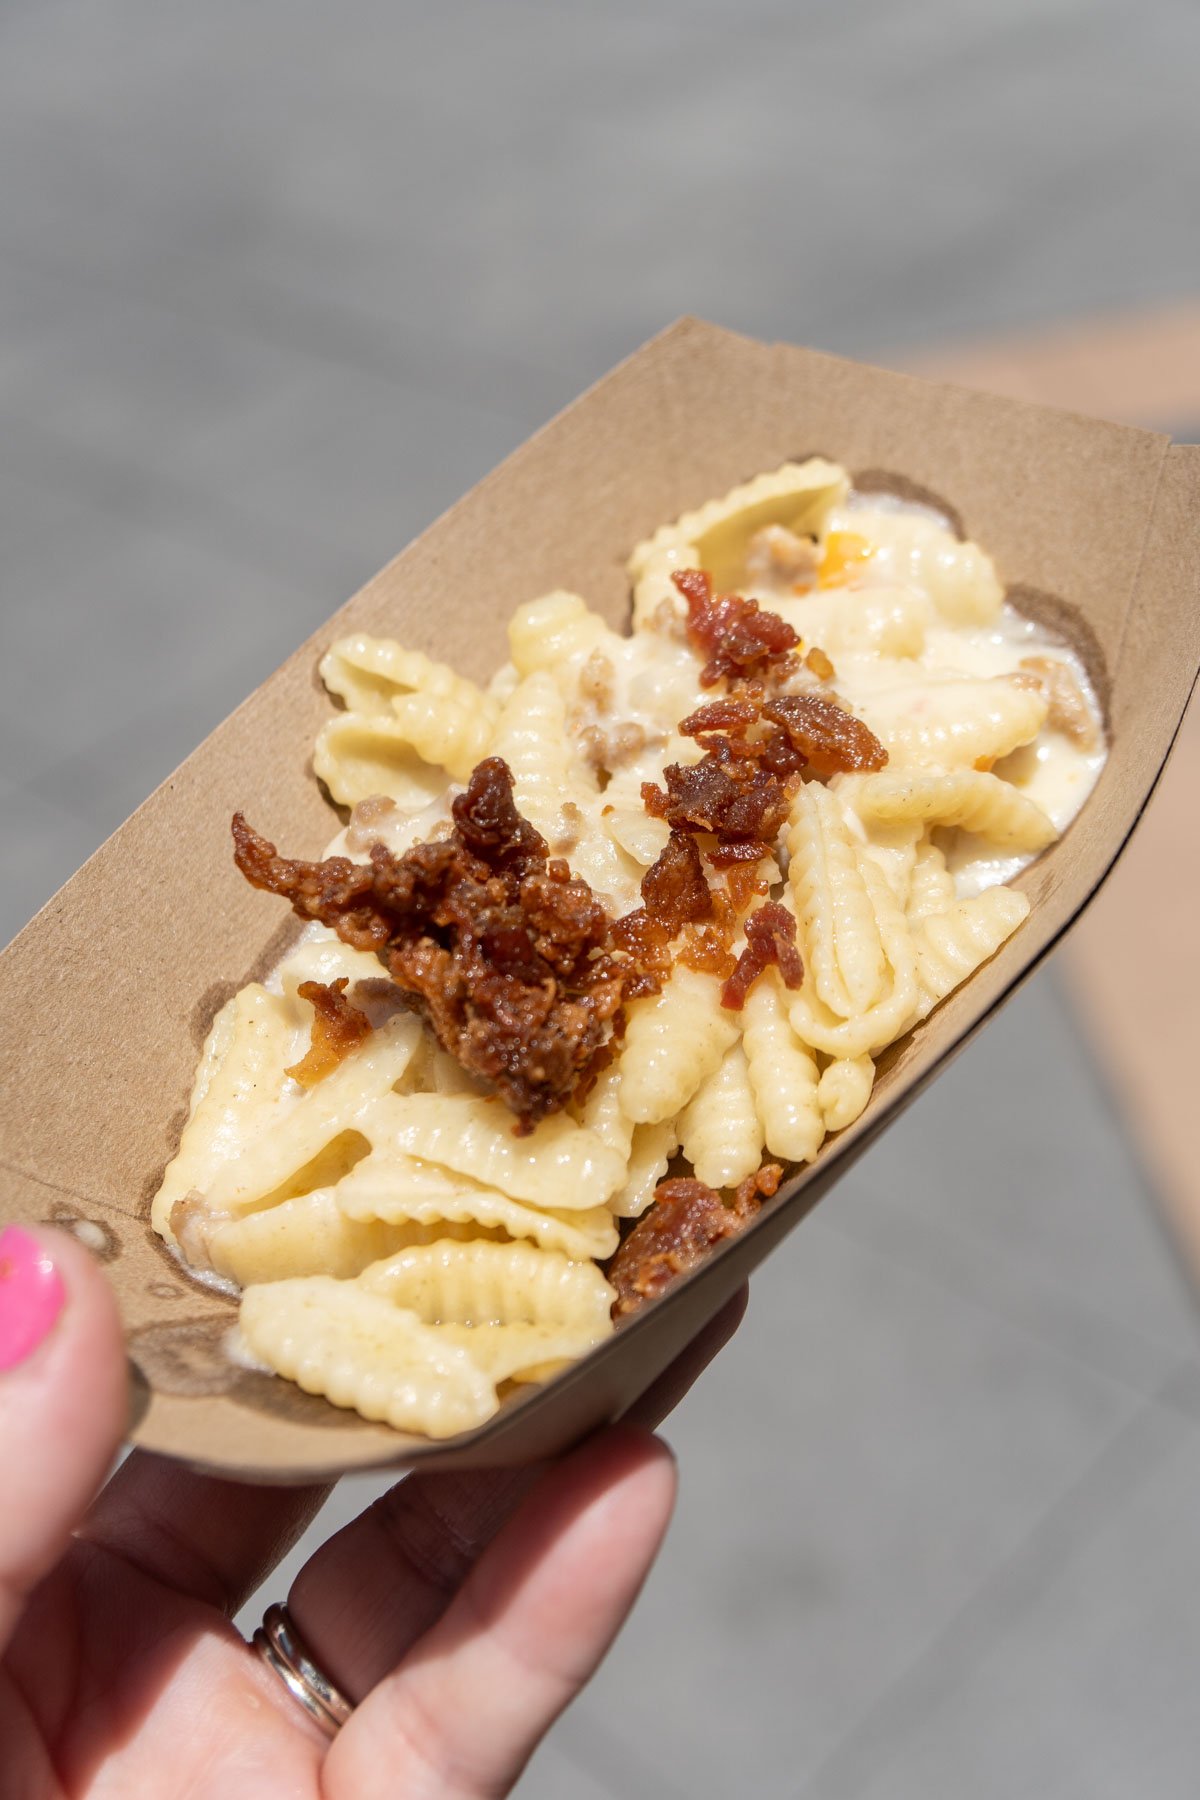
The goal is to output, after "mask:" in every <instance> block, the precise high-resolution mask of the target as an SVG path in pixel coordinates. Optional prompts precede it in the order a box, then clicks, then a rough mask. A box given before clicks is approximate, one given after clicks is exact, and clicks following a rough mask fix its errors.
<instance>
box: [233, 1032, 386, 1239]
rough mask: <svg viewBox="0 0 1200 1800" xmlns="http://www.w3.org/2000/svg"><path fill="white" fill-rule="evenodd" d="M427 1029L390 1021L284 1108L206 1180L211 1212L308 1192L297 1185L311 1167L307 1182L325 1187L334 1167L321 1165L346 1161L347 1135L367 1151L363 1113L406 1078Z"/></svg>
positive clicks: (235, 1209) (235, 1210) (240, 1209)
mask: <svg viewBox="0 0 1200 1800" xmlns="http://www.w3.org/2000/svg"><path fill="white" fill-rule="evenodd" d="M420 1034H421V1026H420V1022H419V1020H417V1019H415V1018H413V1017H412V1016H411V1015H407V1014H401V1015H400V1016H398V1017H396V1018H393V1019H389V1020H388V1022H387V1024H386V1025H382V1026H380V1028H379V1029H378V1031H373V1032H372V1033H371V1034H370V1036H369V1037H367V1038H365V1039H364V1040H363V1042H362V1043H361V1044H360V1045H359V1047H358V1048H357V1049H356V1050H353V1051H352V1052H351V1053H350V1055H349V1056H347V1057H346V1058H345V1060H344V1061H343V1062H341V1063H339V1065H338V1067H337V1068H336V1069H335V1070H334V1071H333V1073H332V1074H331V1075H327V1076H326V1077H325V1079H324V1081H321V1082H319V1083H318V1084H317V1086H316V1087H314V1088H310V1089H309V1090H308V1091H307V1092H306V1093H304V1094H302V1095H301V1097H300V1098H299V1099H298V1100H297V1101H296V1102H295V1104H294V1105H293V1106H290V1107H287V1108H280V1109H277V1112H276V1114H275V1116H273V1117H272V1118H271V1120H270V1122H269V1123H268V1124H267V1125H266V1126H265V1128H264V1129H263V1130H261V1131H260V1132H259V1133H258V1134H257V1135H256V1136H255V1137H254V1139H253V1141H252V1142H250V1143H248V1144H246V1145H245V1146H244V1147H243V1148H242V1150H241V1152H240V1154H239V1155H238V1157H237V1159H236V1161H233V1162H228V1163H226V1164H224V1165H223V1166H222V1167H221V1168H220V1169H219V1170H218V1171H217V1172H216V1174H215V1175H214V1177H213V1178H212V1179H211V1180H210V1181H209V1182H208V1183H207V1186H206V1190H205V1193H206V1199H207V1201H208V1204H209V1206H210V1207H211V1209H212V1210H213V1211H214V1212H228V1213H243V1212H248V1211H249V1210H250V1209H251V1208H252V1207H256V1206H260V1205H262V1204H264V1203H265V1202H266V1201H268V1200H273V1201H279V1200H287V1199H291V1198H292V1195H293V1193H294V1192H295V1191H303V1190H297V1188H296V1186H295V1184H296V1183H297V1181H298V1180H301V1179H302V1178H303V1177H304V1175H305V1173H306V1172H308V1173H310V1174H311V1175H312V1176H313V1177H314V1178H313V1179H311V1180H309V1181H308V1182H307V1184H306V1185H307V1186H308V1187H310V1188H311V1187H318V1186H322V1185H325V1181H323V1180H322V1179H321V1177H325V1179H326V1180H327V1179H329V1178H330V1176H331V1174H332V1171H331V1170H330V1168H329V1167H328V1165H326V1166H325V1167H324V1168H320V1167H319V1159H320V1158H321V1157H322V1156H323V1155H324V1156H329V1155H330V1153H332V1154H333V1157H334V1160H335V1164H341V1163H342V1158H341V1156H340V1154H339V1153H340V1146H341V1144H342V1141H343V1140H344V1139H346V1138H351V1139H353V1140H356V1141H357V1142H358V1143H359V1144H360V1145H361V1147H362V1149H364V1150H365V1148H366V1140H365V1139H364V1138H363V1134H362V1132H361V1130H360V1126H361V1125H362V1123H363V1122H364V1119H363V1115H364V1113H365V1112H366V1111H369V1109H370V1105H371V1102H372V1101H373V1100H375V1099H377V1098H378V1097H379V1096H381V1095H383V1094H386V1093H387V1092H388V1090H389V1089H390V1088H392V1087H393V1086H394V1085H395V1083H396V1082H397V1081H398V1080H399V1079H400V1076H401V1075H402V1074H403V1073H404V1070H405V1067H406V1066H407V1064H408V1060H409V1058H410V1057H411V1056H412V1053H413V1051H414V1049H415V1048H416V1045H417V1040H418V1039H419V1037H420ZM350 1161H353V1154H352V1153H351V1155H350ZM348 1166H349V1163H345V1164H344V1165H343V1166H339V1167H338V1169H337V1172H338V1173H339V1174H344V1173H345V1170H346V1167H348Z"/></svg>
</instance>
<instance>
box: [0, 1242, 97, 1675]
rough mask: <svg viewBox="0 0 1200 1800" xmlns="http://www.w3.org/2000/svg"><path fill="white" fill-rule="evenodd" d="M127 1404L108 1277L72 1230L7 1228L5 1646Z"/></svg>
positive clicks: (1, 1286) (3, 1266)
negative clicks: (71, 1232) (76, 1238)
mask: <svg viewBox="0 0 1200 1800" xmlns="http://www.w3.org/2000/svg"><path fill="white" fill-rule="evenodd" d="M126 1410H127V1402H126V1378H125V1351H124V1345H123V1341H122V1335H121V1326H120V1321H119V1320H118V1318H117V1308H116V1302H115V1301H114V1299H113V1296H112V1292H111V1290H110V1288H109V1286H108V1283H107V1282H106V1281H105V1279H104V1277H103V1275H101V1273H100V1271H99V1269H97V1268H96V1266H95V1264H94V1263H93V1262H92V1260H91V1257H90V1256H89V1254H88V1252H87V1251H86V1250H85V1249H84V1248H83V1246H82V1245H81V1244H77V1243H76V1242H74V1240H73V1239H71V1238H69V1237H67V1236H65V1235H64V1234H63V1233H61V1232H57V1231H50V1230H47V1229H46V1228H45V1227H42V1226H37V1227H34V1226H25V1225H20V1226H17V1225H10V1226H9V1227H7V1229H6V1230H5V1231H4V1232H3V1233H2V1234H0V1445H3V1448H4V1477H3V1480H2V1481H0V1646H2V1645H3V1644H6V1643H7V1642H8V1640H9V1637H10V1636H11V1634H12V1630H13V1627H14V1625H15V1624H16V1621H17V1617H18V1615H19V1612H20V1609H21V1607H22V1605H23V1604H24V1601H25V1599H26V1597H27V1595H28V1594H29V1593H30V1592H31V1591H32V1589H33V1588H34V1587H35V1586H36V1585H37V1583H38V1582H39V1581H40V1580H41V1579H42V1577H43V1576H44V1575H45V1574H46V1573H47V1572H48V1571H49V1570H50V1569H51V1568H52V1567H53V1565H54V1563H55V1562H56V1561H57V1560H58V1558H59V1556H60V1555H61V1554H62V1552H63V1550H64V1549H65V1547H66V1544H67V1541H68V1539H69V1537H70V1533H71V1529H72V1527H73V1526H74V1525H75V1524H76V1522H77V1520H78V1519H79V1517H80V1516H81V1514H82V1513H83V1511H84V1509H85V1508H86V1506H87V1504H88V1502H89V1501H90V1499H91V1498H92V1495H93V1494H94V1492H95V1490H96V1488H97V1486H98V1485H99V1483H100V1482H101V1480H103V1477H104V1473H105V1470H106V1469H107V1468H108V1465H109V1464H110V1462H111V1461H112V1458H113V1456H114V1455H115V1453H116V1450H117V1447H118V1445H119V1443H120V1441H121V1436H122V1434H123V1432H124V1430H125V1421H126Z"/></svg>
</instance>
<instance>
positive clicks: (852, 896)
mask: <svg viewBox="0 0 1200 1800" xmlns="http://www.w3.org/2000/svg"><path fill="white" fill-rule="evenodd" d="M787 847H788V855H789V858H790V861H789V866H788V879H789V881H790V882H791V889H792V896H793V899H794V902H795V907H796V918H797V920H798V923H799V941H800V945H801V948H802V951H803V954H804V957H805V960H806V962H807V964H808V966H809V969H810V971H811V981H812V984H813V986H814V987H815V989H816V992H817V994H818V996H819V997H820V999H821V1001H822V1002H823V1003H824V1005H825V1006H827V1007H828V1008H829V1009H830V1011H832V1012H836V1013H840V1014H841V1015H842V1017H843V1018H847V1019H850V1018H856V1017H857V1016H858V1015H859V1014H860V1013H863V1012H865V1011H866V1010H867V1008H868V1007H869V1006H870V1005H871V1004H872V1002H873V1001H874V1000H875V999H876V997H877V996H878V994H879V990H880V988H881V986H882V984H883V978H884V969H885V964H884V953H883V944H882V942H881V941H880V936H879V926H878V923H877V921H876V918H875V911H874V908H873V907H872V905H871V902H870V899H869V897H868V894H867V888H866V883H865V881H864V878H863V872H862V869H861V867H860V864H859V858H858V854H857V851H856V849H855V846H854V843H853V841H852V839H851V837H850V833H849V830H848V827H847V825H846V820H845V817H844V815H843V813H842V809H841V807H840V805H839V804H838V801H837V798H836V797H835V796H834V795H833V794H832V793H830V791H829V789H828V788H824V787H821V786H820V785H819V784H818V783H816V782H806V783H805V785H804V786H803V787H802V788H801V789H800V790H799V792H798V793H797V795H796V798H795V800H794V802H793V804H792V812H791V817H790V820H789V822H788V828H787Z"/></svg>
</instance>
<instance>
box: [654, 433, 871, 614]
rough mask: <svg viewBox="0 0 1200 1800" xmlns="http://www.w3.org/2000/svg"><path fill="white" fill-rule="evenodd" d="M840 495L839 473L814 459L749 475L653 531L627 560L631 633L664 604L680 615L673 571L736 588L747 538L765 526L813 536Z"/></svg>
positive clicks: (843, 484)
mask: <svg viewBox="0 0 1200 1800" xmlns="http://www.w3.org/2000/svg"><path fill="white" fill-rule="evenodd" d="M848 487H849V483H848V481H847V478H846V472H845V470H844V469H840V468H838V466H837V465H836V464H835V463H828V462H825V461H823V460H822V459H821V458H820V457H816V456H814V457H810V458H809V460H808V461H807V462H803V463H784V465H783V466H782V468H779V469H776V470H774V471H772V472H771V473H770V474H767V475H756V476H755V478H754V480H753V481H747V482H744V483H743V484H742V485H741V486H740V487H736V488H734V489H732V491H731V492H730V493H728V494H726V495H725V496H724V498H723V499H721V500H710V501H709V502H708V503H707V504H706V505H704V506H701V507H699V508H697V510H696V511H695V512H690V513H683V514H682V515H681V516H680V517H679V518H678V519H676V521H675V523H674V524H673V525H664V526H661V527H660V528H659V530H658V531H656V532H655V533H654V536H653V537H651V538H647V540H646V541H645V543H642V544H639V545H638V547H637V549H636V550H635V551H634V552H633V555H632V556H631V557H630V559H629V572H630V574H631V576H632V577H633V623H634V630H635V631H636V630H639V629H643V628H644V627H645V626H646V625H647V624H649V623H650V621H651V620H652V619H653V617H654V614H655V612H656V610H657V608H658V607H659V605H660V604H661V602H662V601H664V600H666V601H667V602H668V603H669V605H670V606H671V608H672V610H674V611H679V610H681V605H680V600H679V595H678V594H677V592H676V590H675V588H674V587H673V586H672V584H671V574H672V572H673V571H674V570H676V569H688V568H696V567H701V568H704V569H707V570H708V571H709V573H710V574H711V575H712V578H713V582H714V584H715V585H716V586H717V587H718V588H725V587H731V586H736V585H737V584H738V583H739V581H741V580H743V579H744V563H745V554H746V547H747V545H748V543H749V541H750V539H751V538H752V537H753V536H754V534H755V532H757V531H761V530H762V529H763V527H764V526H766V525H783V526H786V527H787V528H788V529H789V530H791V531H795V532H805V533H807V532H816V531H819V530H820V529H821V527H822V526H823V524H824V523H825V520H826V519H827V518H828V516H829V513H830V511H831V510H832V508H833V507H835V506H837V505H839V504H840V503H841V501H842V500H844V498H845V496H846V493H847V490H848Z"/></svg>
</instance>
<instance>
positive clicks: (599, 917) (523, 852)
mask: <svg viewBox="0 0 1200 1800" xmlns="http://www.w3.org/2000/svg"><path fill="white" fill-rule="evenodd" d="M453 813H454V824H453V828H452V831H451V834H450V837H449V838H448V839H447V840H446V841H445V842H443V843H427V844H417V845H416V846H415V847H414V848H413V849H411V850H408V851H406V852H405V854H404V855H403V856H399V857H398V856H395V855H393V854H392V852H391V851H389V850H388V849H387V848H386V847H385V846H384V845H382V844H376V845H375V846H374V848H373V849H372V851H371V861H370V863H369V864H366V865H363V864H361V863H352V862H350V861H349V860H348V859H347V858H346V857H344V856H334V857H330V858H329V859H328V860H327V861H325V862H319V863H306V862H294V861H292V860H290V859H289V858H287V857H282V856H279V855H277V854H276V851H275V847H274V845H273V844H269V843H267V842H266V840H265V839H264V838H261V837H259V836H258V834H257V832H254V831H252V830H251V828H250V826H249V825H248V824H247V823H246V820H245V819H244V818H243V816H242V815H241V813H237V814H235V815H234V820H233V836H234V844H235V861H236V862H237V865H238V867H239V868H240V869H241V871H242V873H243V875H245V877H246V879H247V880H248V881H249V882H250V883H251V884H252V885H253V886H255V887H260V888H265V889H266V890H267V891H268V892H269V893H274V894H280V895H282V896H284V897H285V898H286V899H288V900H290V901H291V903H292V907H293V910H294V911H295V912H297V913H298V914H299V915H300V917H301V918H303V919H320V920H321V921H322V923H324V924H326V925H331V926H332V927H333V929H334V930H335V931H336V932H337V934H338V936H339V937H340V938H341V939H342V940H343V942H345V943H348V944H351V945H353V946H354V948H355V949H359V950H372V951H374V952H375V954H376V955H377V956H378V957H379V959H380V961H381V962H382V963H383V965H384V967H385V968H386V969H387V970H388V972H389V973H390V974H391V976H392V978H393V980H394V981H395V983H396V985H397V987H398V988H400V989H401V990H402V991H403V992H404V993H405V994H406V995H407V996H408V999H409V1003H410V1004H411V1005H412V1006H413V1007H414V1008H415V1009H416V1010H417V1011H419V1012H421V1013H422V1014H423V1015H424V1017H425V1018H426V1019H427V1020H428V1022H429V1024H430V1026H431V1028H432V1030H433V1033H434V1035H435V1037H436V1038H437V1040H438V1042H439V1043H440V1044H441V1045H442V1047H443V1049H445V1050H447V1051H448V1052H449V1053H450V1054H451V1055H452V1056H454V1057H455V1058H456V1059H457V1061H458V1062H459V1063H461V1065H462V1066H463V1068H465V1069H467V1070H469V1071H470V1072H471V1073H473V1074H475V1075H478V1076H481V1077H482V1078H483V1079H484V1080H486V1081H487V1082H489V1083H490V1084H491V1086H492V1087H493V1088H494V1089H495V1091H496V1092H497V1093H498V1094H499V1095H500V1097H501V1098H502V1099H503V1100H504V1102H505V1104H506V1105H507V1106H509V1107H510V1108H511V1110H512V1111H513V1112H514V1113H515V1114H516V1116H517V1120H518V1125H517V1129H518V1132H525V1131H529V1130H531V1129H532V1127H533V1126H534V1125H535V1124H536V1123H537V1121H538V1120H539V1119H541V1118H544V1117H545V1116H546V1114H547V1113H551V1112H557V1111H559V1110H560V1109H561V1108H562V1107H563V1106H564V1105H565V1104H566V1102H567V1100H568V1099H569V1098H570V1095H571V1093H572V1091H573V1089H574V1087H575V1085H576V1083H577V1081H578V1080H579V1079H580V1077H581V1076H582V1075H583V1074H584V1073H585V1072H586V1071H587V1070H588V1069H589V1068H590V1066H591V1064H592V1061H593V1058H594V1057H595V1055H596V1052H597V1050H599V1049H600V1048H601V1046H602V1044H603V1043H604V1041H605V1034H606V1027H608V1026H609V1024H610V1022H613V1023H614V1026H615V1016H616V1015H617V1013H618V1012H619V1010H620V1008H621V1006H622V1003H623V1001H624V999H625V998H626V995H627V992H628V991H629V989H630V987H631V985H632V984H634V983H635V982H637V981H638V980H639V978H640V977H641V975H642V971H640V970H638V969H637V968H635V967H628V966H626V965H624V964H622V963H619V962H617V961H616V960H614V958H613V956H612V955H611V954H610V940H611V926H612V921H611V919H610V918H609V915H608V913H607V912H606V911H605V909H604V907H603V906H602V905H601V904H600V902H599V901H598V900H597V898H596V896H595V895H594V894H593V893H592V891H591V889H590V888H589V887H588V885H587V883H586V882H585V881H580V880H578V879H576V878H574V877H572V875H571V872H570V870H569V868H568V866H567V864H566V863H565V862H562V861H561V860H557V859H555V860H551V859H550V858H549V856H548V853H547V849H546V844H545V842H544V840H543V839H542V837H541V836H540V835H539V834H538V832H536V831H535V830H534V828H533V826H532V825H530V823H529V822H528V820H526V819H523V818H522V817H521V815H520V813H519V812H518V811H517V809H516V806H515V805H514V803H513V792H512V774H511V772H510V770H509V768H508V765H507V764H506V763H505V762H503V761H502V760H501V759H500V758H499V757H488V758H487V759H486V760H485V761H484V762H481V763H480V764H479V766H478V767H477V768H476V769H475V770H474V772H473V773H472V776H471V780H470V783H469V785H468V787H467V790H466V792H465V793H464V794H460V795H459V796H458V798H457V799H456V800H455V802H454V807H453ZM639 991H645V990H644V988H642V989H639Z"/></svg>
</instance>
